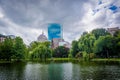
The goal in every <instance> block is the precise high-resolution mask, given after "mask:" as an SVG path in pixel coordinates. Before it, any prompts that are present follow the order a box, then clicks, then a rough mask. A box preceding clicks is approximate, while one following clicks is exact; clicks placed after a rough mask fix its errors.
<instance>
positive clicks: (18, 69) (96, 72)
mask: <svg viewBox="0 0 120 80" xmlns="http://www.w3.org/2000/svg"><path fill="white" fill-rule="evenodd" d="M0 80H120V62H79V63H74V62H50V63H40V62H26V63H24V62H16V63H0Z"/></svg>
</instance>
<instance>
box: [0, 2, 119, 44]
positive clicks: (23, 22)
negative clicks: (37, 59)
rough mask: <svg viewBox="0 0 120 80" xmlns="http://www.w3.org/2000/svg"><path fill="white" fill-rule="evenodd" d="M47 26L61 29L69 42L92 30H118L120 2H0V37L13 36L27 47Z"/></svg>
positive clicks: (45, 31)
mask: <svg viewBox="0 0 120 80" xmlns="http://www.w3.org/2000/svg"><path fill="white" fill-rule="evenodd" d="M49 23H59V24H61V25H62V27H63V37H64V39H65V40H67V41H69V42H71V41H72V40H74V39H78V38H79V37H80V35H81V33H82V32H84V31H91V30H92V29H94V28H101V27H102V28H107V27H120V0H0V34H5V35H9V34H13V35H16V36H20V37H22V38H23V40H24V41H25V43H26V44H29V43H30V42H31V41H34V40H36V39H37V37H38V36H39V35H40V34H41V33H42V31H44V33H45V35H46V36H47V27H48V24H49Z"/></svg>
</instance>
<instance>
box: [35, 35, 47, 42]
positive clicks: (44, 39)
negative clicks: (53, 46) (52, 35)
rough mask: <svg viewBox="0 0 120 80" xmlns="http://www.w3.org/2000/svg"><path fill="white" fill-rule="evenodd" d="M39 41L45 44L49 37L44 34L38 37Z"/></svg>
mask: <svg viewBox="0 0 120 80" xmlns="http://www.w3.org/2000/svg"><path fill="white" fill-rule="evenodd" d="M37 40H38V41H40V42H45V41H47V37H46V36H45V35H44V33H42V34H40V35H39V36H38V38H37Z"/></svg>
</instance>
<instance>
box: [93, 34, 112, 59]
mask: <svg viewBox="0 0 120 80" xmlns="http://www.w3.org/2000/svg"><path fill="white" fill-rule="evenodd" d="M113 41H114V39H113V37H112V36H110V35H107V36H101V37H99V39H98V40H96V41H95V44H94V45H95V46H94V52H95V53H98V55H99V56H101V57H106V58H107V57H109V56H110V55H112V54H111V53H113V49H114V42H113Z"/></svg>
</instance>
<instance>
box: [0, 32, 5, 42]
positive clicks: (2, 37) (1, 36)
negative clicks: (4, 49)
mask: <svg viewBox="0 0 120 80" xmlns="http://www.w3.org/2000/svg"><path fill="white" fill-rule="evenodd" d="M5 38H6V36H5V35H2V34H0V42H3V41H4V40H5Z"/></svg>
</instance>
